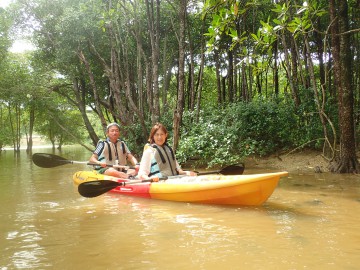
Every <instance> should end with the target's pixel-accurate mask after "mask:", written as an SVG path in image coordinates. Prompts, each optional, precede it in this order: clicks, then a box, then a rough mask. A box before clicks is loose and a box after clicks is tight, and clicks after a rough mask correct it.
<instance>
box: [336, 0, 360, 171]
mask: <svg viewBox="0 0 360 270" xmlns="http://www.w3.org/2000/svg"><path fill="white" fill-rule="evenodd" d="M329 5H330V21H332V22H334V23H333V25H332V26H331V41H332V53H333V59H334V83H335V86H336V88H337V94H338V95H337V96H338V107H339V130H340V151H339V156H338V157H336V158H335V160H334V161H333V162H332V163H331V166H330V170H331V171H332V172H335V173H359V172H360V166H359V161H358V159H357V156H356V144H355V132H354V130H355V129H354V116H353V105H354V96H353V88H352V84H351V70H350V67H351V60H352V58H351V50H350V42H349V40H350V39H349V33H346V32H348V31H349V24H348V5H347V0H338V1H336V0H330V2H329Z"/></svg>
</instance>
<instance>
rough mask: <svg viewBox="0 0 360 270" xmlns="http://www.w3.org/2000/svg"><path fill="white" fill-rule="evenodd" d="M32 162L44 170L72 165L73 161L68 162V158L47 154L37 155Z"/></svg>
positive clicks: (34, 155)
mask: <svg viewBox="0 0 360 270" xmlns="http://www.w3.org/2000/svg"><path fill="white" fill-rule="evenodd" d="M32 160H33V162H34V163H35V165H37V166H39V167H42V168H53V167H56V166H60V165H64V164H67V163H71V161H69V160H67V159H66V158H63V157H59V156H56V155H52V154H46V153H35V154H33V156H32Z"/></svg>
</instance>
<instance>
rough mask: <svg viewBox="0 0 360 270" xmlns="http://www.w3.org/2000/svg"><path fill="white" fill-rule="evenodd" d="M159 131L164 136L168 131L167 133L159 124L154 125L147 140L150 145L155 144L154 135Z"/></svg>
mask: <svg viewBox="0 0 360 270" xmlns="http://www.w3.org/2000/svg"><path fill="white" fill-rule="evenodd" d="M159 129H161V130H162V131H163V132H164V133H165V134H168V131H167V129H166V127H165V126H164V125H163V124H161V123H156V124H155V125H154V126H153V127H152V129H151V131H150V136H149V140H148V141H149V143H150V144H153V143H155V140H154V136H155V133H156V132H157V131H158V130H159ZM166 142H167V136H166V139H165V143H166Z"/></svg>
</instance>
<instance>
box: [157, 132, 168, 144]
mask: <svg viewBox="0 0 360 270" xmlns="http://www.w3.org/2000/svg"><path fill="white" fill-rule="evenodd" d="M166 137H167V133H165V132H164V131H163V130H162V129H161V128H160V129H158V130H157V131H156V132H155V134H154V142H155V143H156V144H157V145H163V144H164V143H165V141H166Z"/></svg>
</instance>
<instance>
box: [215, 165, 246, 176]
mask: <svg viewBox="0 0 360 270" xmlns="http://www.w3.org/2000/svg"><path fill="white" fill-rule="evenodd" d="M244 170H245V165H244V164H243V163H240V164H235V165H230V166H227V167H225V168H223V169H222V170H220V172H219V173H220V174H223V175H239V174H243V173H244Z"/></svg>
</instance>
